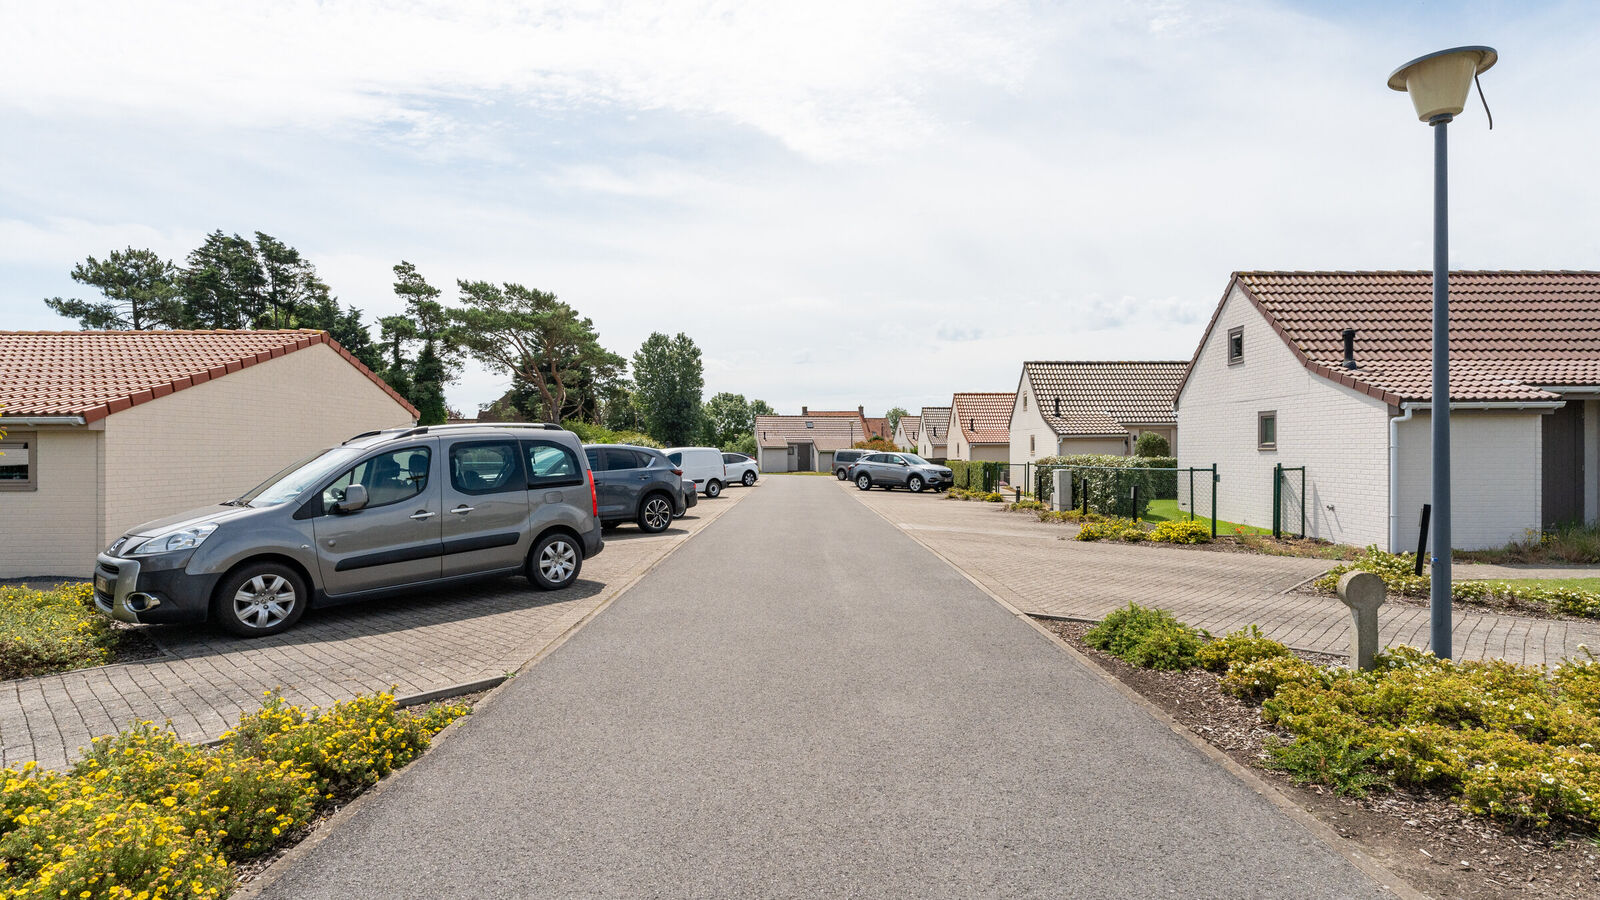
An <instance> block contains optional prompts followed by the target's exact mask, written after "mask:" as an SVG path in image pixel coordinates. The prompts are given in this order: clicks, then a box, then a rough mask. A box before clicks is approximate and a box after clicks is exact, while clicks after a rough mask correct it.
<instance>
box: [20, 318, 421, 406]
mask: <svg viewBox="0 0 1600 900" xmlns="http://www.w3.org/2000/svg"><path fill="white" fill-rule="evenodd" d="M314 344H327V345H329V346H330V347H332V348H333V349H335V350H337V351H338V352H339V353H340V354H341V355H342V356H344V358H345V359H346V360H347V361H349V363H350V364H351V365H353V366H355V367H356V368H357V369H358V370H359V371H360V372H361V373H362V374H364V375H366V376H367V377H368V378H370V379H372V381H373V382H374V383H376V384H377V385H378V386H380V387H382V388H383V389H384V391H386V392H387V393H388V394H389V396H391V397H393V398H394V400H395V402H396V403H399V404H400V405H401V406H403V407H405V408H406V410H408V411H409V412H410V413H411V415H412V416H415V415H416V414H417V410H416V408H415V407H413V406H412V405H411V404H410V403H407V402H406V400H405V398H403V397H401V396H400V395H399V394H397V393H395V391H394V389H393V388H391V387H389V385H388V384H386V383H385V382H384V381H383V379H381V378H379V377H378V376H377V375H376V374H374V373H373V372H372V371H371V370H370V369H368V368H367V367H366V366H364V365H362V364H361V363H360V362H359V361H358V360H357V359H356V358H355V357H354V356H351V355H350V353H349V352H348V351H346V350H345V349H344V348H343V347H341V346H339V344H338V342H336V341H334V340H333V339H332V338H330V337H329V336H328V333H327V332H325V331H312V330H282V331H0V416H82V417H83V419H84V421H85V422H93V421H96V420H98V419H103V418H105V417H106V416H108V415H111V414H113V413H118V412H121V411H123V410H125V409H128V408H129V407H131V406H135V405H138V404H140V403H148V402H149V401H151V400H154V399H157V398H159V397H165V396H166V395H168V394H170V393H172V392H174V391H181V390H183V389H184V388H188V387H193V386H194V385H197V384H203V383H205V382H207V381H210V380H211V379H213V378H221V377H222V376H224V375H227V374H230V373H232V372H237V371H239V370H240V369H244V368H248V367H249V366H253V365H255V364H256V363H260V362H266V361H267V360H269V359H274V358H276V357H279V356H283V355H284V354H286V353H293V352H294V351H296V350H302V349H304V348H306V347H310V346H312V345H314Z"/></svg>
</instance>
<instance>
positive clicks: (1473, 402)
mask: <svg viewBox="0 0 1600 900" xmlns="http://www.w3.org/2000/svg"><path fill="white" fill-rule="evenodd" d="M1432 310H1433V299H1432V276H1431V274H1430V273H1428V272H1236V273H1234V275H1233V277H1232V279H1231V280H1230V282H1229V284H1228V288H1227V290H1226V291H1225V292H1224V293H1223V296H1222V300H1221V302H1220V303H1219V304H1218V306H1217V310H1216V313H1215V314H1214V315H1213V316H1212V318H1211V322H1210V324H1208V325H1207V326H1206V330H1205V335H1204V337H1203V338H1202V339H1201V342H1200V346H1199V348H1198V349H1197V350H1196V351H1195V355H1194V359H1193V360H1192V361H1191V362H1190V364H1189V370H1188V372H1187V374H1186V375H1185V376H1184V379H1183V381H1182V383H1181V384H1180V386H1179V390H1178V395H1177V416H1178V431H1179V433H1180V435H1181V437H1180V440H1179V442H1178V448H1177V449H1178V458H1179V465H1180V466H1206V467H1209V466H1211V465H1212V464H1213V463H1215V464H1216V466H1217V472H1218V476H1219V479H1220V480H1219V481H1218V483H1217V497H1218V503H1217V505H1218V511H1219V515H1220V518H1223V519H1226V520H1229V521H1235V522H1242V523H1248V524H1251V525H1260V526H1267V525H1270V524H1271V516H1272V505H1273V482H1274V480H1275V479H1276V477H1277V476H1275V467H1276V466H1278V465H1282V466H1284V467H1286V468H1289V469H1291V470H1292V471H1293V472H1294V477H1292V478H1286V479H1284V480H1283V482H1282V483H1283V490H1284V492H1285V493H1284V497H1283V502H1284V503H1285V504H1288V505H1290V507H1291V509H1292V511H1293V516H1294V520H1295V521H1294V526H1295V527H1294V530H1296V531H1298V530H1299V527H1298V526H1299V522H1298V518H1299V513H1300V512H1301V511H1302V510H1303V512H1304V515H1305V522H1306V532H1307V533H1308V534H1310V535H1313V536H1316V537H1321V538H1327V539H1328V540H1333V541H1338V542H1340V543H1345V544H1354V545H1356V546H1362V545H1366V544H1378V545H1380V546H1384V547H1388V548H1390V549H1391V550H1401V549H1411V548H1414V547H1415V546H1416V543H1417V537H1418V531H1419V527H1420V517H1421V510H1422V505H1423V504H1424V503H1427V502H1429V500H1430V496H1431V481H1432V434H1431V430H1430V415H1431V411H1432V409H1433V406H1434V397H1433V393H1432V386H1431V371H1432V368H1431V367H1432V361H1431V358H1432V343H1433V342H1432ZM1449 402H1450V410H1451V451H1452V452H1451V470H1450V476H1451V484H1452V490H1451V499H1452V506H1453V510H1454V516H1453V519H1454V530H1453V542H1454V544H1455V545H1456V548H1457V549H1480V548H1487V547H1496V546H1500V545H1503V544H1505V543H1506V542H1508V541H1511V540H1520V539H1522V538H1524V537H1526V536H1527V534H1528V533H1529V532H1530V531H1532V532H1537V531H1538V530H1539V529H1541V528H1545V527H1548V526H1551V525H1555V524H1559V523H1567V522H1595V521H1596V520H1597V519H1600V458H1597V451H1600V407H1597V404H1600V272H1511V271H1498V272H1495V271H1490V272H1455V273H1452V274H1451V276H1450V400H1449ZM1300 467H1304V490H1303V493H1302V492H1301V487H1300V485H1301V480H1300V477H1299V474H1300V473H1299V472H1298V469H1299V468H1300Z"/></svg>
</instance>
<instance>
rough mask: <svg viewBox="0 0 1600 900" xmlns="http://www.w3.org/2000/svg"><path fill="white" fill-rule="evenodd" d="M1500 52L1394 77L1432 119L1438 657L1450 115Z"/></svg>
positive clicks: (1445, 526) (1440, 647) (1427, 64)
mask: <svg viewBox="0 0 1600 900" xmlns="http://www.w3.org/2000/svg"><path fill="white" fill-rule="evenodd" d="M1498 58H1499V54H1497V53H1495V52H1494V48H1492V47H1456V48H1454V49H1451V50H1440V51H1439V52H1437V53H1430V54H1428V55H1427V56H1421V57H1418V58H1416V59H1414V60H1412V61H1411V62H1408V63H1406V64H1405V65H1403V66H1401V67H1400V68H1398V69H1395V70H1394V74H1392V75H1390V76H1389V87H1391V88H1393V89H1394V90H1397V91H1405V92H1406V93H1408V94H1410V95H1411V103H1412V105H1413V106H1415V107H1416V108H1417V118H1418V119H1421V120H1422V121H1424V122H1427V123H1428V124H1429V125H1431V126H1433V404H1432V421H1433V567H1432V572H1431V584H1430V586H1429V589H1428V607H1429V612H1430V615H1431V620H1432V626H1433V628H1432V636H1431V637H1432V645H1433V652H1434V655H1436V656H1438V657H1439V658H1440V659H1448V658H1449V657H1450V655H1451V653H1450V221H1449V202H1448V201H1449V191H1448V178H1447V174H1446V173H1447V171H1448V166H1447V165H1446V161H1447V154H1446V150H1445V148H1446V135H1447V134H1448V131H1447V129H1448V126H1449V124H1450V120H1451V119H1453V118H1455V117H1456V115H1457V114H1458V113H1460V112H1461V110H1462V109H1463V108H1464V107H1465V106H1466V105H1467V93H1468V92H1469V91H1471V90H1472V83H1473V82H1474V81H1476V80H1477V78H1478V73H1480V72H1482V71H1484V70H1486V69H1488V68H1489V67H1490V66H1492V65H1494V64H1495V60H1497V59H1498ZM1484 108H1485V110H1487V109H1488V107H1487V106H1485V107H1484ZM1491 123H1492V120H1491Z"/></svg>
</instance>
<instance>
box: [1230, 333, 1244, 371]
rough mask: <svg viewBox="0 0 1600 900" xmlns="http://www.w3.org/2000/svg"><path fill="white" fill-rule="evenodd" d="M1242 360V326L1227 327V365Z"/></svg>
mask: <svg viewBox="0 0 1600 900" xmlns="http://www.w3.org/2000/svg"><path fill="white" fill-rule="evenodd" d="M1242 362H1244V326H1243V325H1240V326H1238V327H1237V328H1230V329H1228V365H1230V366H1231V365H1235V364H1237V363H1242Z"/></svg>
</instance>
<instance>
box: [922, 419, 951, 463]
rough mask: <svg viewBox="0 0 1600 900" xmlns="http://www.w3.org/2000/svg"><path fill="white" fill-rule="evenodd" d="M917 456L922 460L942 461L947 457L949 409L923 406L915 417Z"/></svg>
mask: <svg viewBox="0 0 1600 900" xmlns="http://www.w3.org/2000/svg"><path fill="white" fill-rule="evenodd" d="M917 419H918V420H919V421H920V422H921V424H920V425H919V426H918V427H917V444H916V446H917V455H918V456H920V457H922V458H923V459H930V460H941V461H942V460H944V459H947V458H948V457H949V450H948V449H947V447H946V441H947V440H948V439H949V437H950V407H948V406H924V407H923V408H922V414H921V415H919V416H917Z"/></svg>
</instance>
